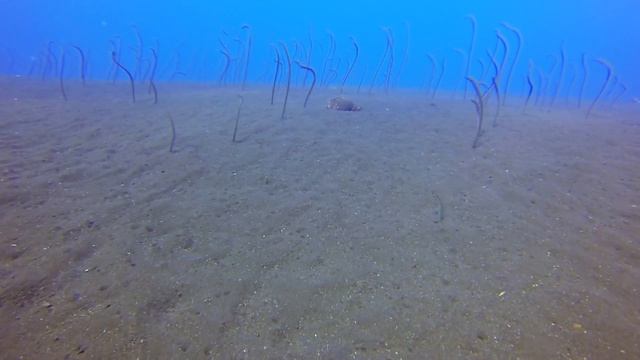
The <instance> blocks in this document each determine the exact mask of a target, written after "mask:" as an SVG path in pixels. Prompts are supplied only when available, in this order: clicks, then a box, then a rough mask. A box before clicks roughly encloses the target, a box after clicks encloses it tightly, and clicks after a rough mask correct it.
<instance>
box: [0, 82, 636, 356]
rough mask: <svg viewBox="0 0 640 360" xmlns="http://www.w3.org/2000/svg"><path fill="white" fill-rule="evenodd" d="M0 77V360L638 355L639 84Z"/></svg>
mask: <svg viewBox="0 0 640 360" xmlns="http://www.w3.org/2000/svg"><path fill="white" fill-rule="evenodd" d="M1 83H2V84H1V85H2V87H1V89H2V90H0V169H1V174H0V247H1V249H2V250H1V251H0V256H1V257H0V261H1V267H0V322H1V324H2V327H1V328H0V349H1V351H0V357H1V358H6V359H17V358H24V359H44V358H50V359H63V358H64V359H67V358H68V359H84V358H92V359H109V358H111V359H283V358H284V359H351V358H353V359H426V358H429V359H457V358H461V359H489V358H495V359H516V358H522V359H582V358H588V359H614V358H615V359H638V358H640V300H638V299H639V298H640V291H639V288H640V235H639V234H640V165H639V164H640V120H638V119H640V105H638V104H623V105H621V106H619V107H618V108H617V109H614V110H612V111H610V112H603V111H602V109H600V110H599V111H596V112H595V113H594V116H593V117H592V118H590V119H589V120H586V119H585V118H584V110H581V111H578V110H576V109H575V108H572V109H570V108H557V109H554V110H552V111H549V110H548V109H540V108H537V109H532V110H531V111H529V112H528V113H527V114H526V115H523V114H522V113H521V109H520V107H519V106H520V104H521V100H519V99H515V98H511V101H510V102H511V104H512V106H510V107H507V108H506V109H503V116H502V117H501V118H500V120H499V124H498V126H497V127H491V125H490V122H489V124H488V125H489V126H486V133H485V134H484V135H483V137H482V138H481V141H480V146H479V147H478V148H477V149H475V150H472V149H471V142H472V140H473V137H474V135H475V126H476V124H475V113H474V109H473V105H472V104H471V103H470V102H469V101H463V100H462V99H461V96H458V97H457V98H456V99H451V96H450V95H446V94H443V95H442V97H441V99H439V100H437V101H436V103H435V104H430V103H429V102H428V101H425V99H424V96H423V95H422V94H420V93H417V92H416V93H410V92H407V93H402V92H399V91H396V92H394V94H392V95H388V96H385V95H383V94H381V93H379V94H374V95H373V96H368V95H366V94H360V95H358V94H353V92H351V94H349V93H347V97H348V98H349V99H352V100H354V101H355V102H356V103H357V104H358V105H361V106H362V107H363V110H362V111H360V112H337V111H332V110H327V109H326V108H325V105H326V101H327V100H328V99H330V98H332V97H335V96H337V95H338V92H337V91H335V90H330V89H329V90H324V93H316V94H314V95H312V97H311V99H310V102H309V106H308V108H307V109H303V108H302V105H301V104H302V102H303V100H304V95H305V91H303V90H302V89H296V90H294V91H292V96H291V98H290V103H289V106H288V110H287V111H288V116H287V119H285V120H280V111H281V107H280V106H281V105H280V104H281V101H282V93H279V94H278V95H279V96H278V97H277V103H278V105H276V106H270V105H269V97H270V89H267V88H264V89H253V90H250V91H246V92H245V93H244V94H243V96H244V105H243V108H242V112H241V118H240V123H239V130H238V139H239V142H238V143H232V142H231V136H232V132H233V125H234V121H235V116H236V112H237V106H238V104H239V99H238V97H237V95H238V94H239V90H237V89H214V88H210V87H207V86H200V85H199V86H186V85H184V86H180V85H172V86H168V85H164V86H162V85H161V86H160V87H159V91H160V104H159V105H157V106H154V105H153V104H152V103H151V99H150V97H149V96H147V95H146V94H144V89H142V90H140V93H139V102H138V103H137V104H131V103H130V98H129V93H128V89H127V87H126V84H125V83H122V84H119V85H117V86H112V85H110V84H102V85H101V84H90V85H88V86H87V88H86V89H84V90H83V89H82V88H81V86H80V85H79V84H70V85H69V86H68V94H69V102H67V103H64V102H63V101H62V99H61V98H60V95H59V93H58V92H57V87H56V86H57V85H56V84H55V83H41V82H30V81H27V80H24V79H22V80H21V79H4V80H2V81H1ZM516 103H517V104H518V105H517V106H516ZM490 109H492V108H490ZM168 112H170V113H171V115H172V117H173V119H174V121H175V124H176V131H177V138H176V143H175V150H176V152H175V153H169V142H170V140H171V132H170V125H169V120H168V115H167V113H168Z"/></svg>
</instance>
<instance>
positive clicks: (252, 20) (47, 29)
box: [0, 0, 640, 99]
mask: <svg viewBox="0 0 640 360" xmlns="http://www.w3.org/2000/svg"><path fill="white" fill-rule="evenodd" d="M578 3H579V4H578ZM240 4H241V5H236V2H222V1H191V2H189V4H181V3H177V2H173V1H149V0H141V1H136V2H129V1H117V0H116V1H102V0H101V1H69V0H67V1H35V0H26V1H2V2H0V19H1V21H0V34H1V36H0V54H1V56H2V57H1V58H0V71H1V72H2V73H5V74H12V75H13V74H21V75H29V74H31V76H36V75H37V76H42V75H43V73H44V72H45V71H47V72H48V73H47V74H44V75H46V76H47V77H53V76H55V75H54V74H55V71H54V70H53V69H49V70H45V69H44V65H43V63H44V62H45V61H44V59H45V58H46V56H47V53H48V50H47V49H48V44H49V43H51V49H52V52H53V54H55V55H56V57H57V58H58V59H59V58H60V57H61V54H62V49H63V47H64V48H65V49H66V52H67V55H66V58H65V60H66V61H65V66H66V67H65V77H69V78H73V77H77V76H78V73H79V70H78V69H79V66H78V61H79V60H78V58H79V57H78V55H77V53H76V52H75V51H74V50H73V48H71V46H72V45H76V46H78V47H80V48H82V49H83V50H84V51H85V52H86V54H87V58H88V65H87V76H88V77H89V78H90V79H105V78H107V77H109V76H110V71H111V70H112V69H111V67H112V63H111V50H112V45H111V43H110V41H115V42H117V43H118V44H119V46H120V55H119V56H120V59H121V61H122V63H123V64H124V65H125V66H128V67H129V68H130V69H132V72H135V71H136V67H137V62H136V58H137V57H138V56H137V54H138V48H139V40H138V38H137V36H136V32H135V31H134V26H135V28H137V29H138V31H139V34H140V36H141V39H142V41H143V42H142V44H143V49H144V52H143V53H142V55H143V59H145V60H144V63H143V64H142V66H141V68H142V70H140V72H141V73H142V72H144V73H147V76H148V68H149V66H150V58H151V52H150V49H151V47H154V48H156V50H157V52H158V56H159V60H158V61H159V64H158V72H157V75H156V76H157V79H156V80H157V81H163V80H165V81H166V80H170V79H173V80H177V79H179V80H183V81H187V80H189V81H210V82H212V81H217V80H219V79H220V77H221V72H222V70H223V68H224V63H225V60H224V59H225V58H224V56H223V55H222V54H221V52H220V50H221V45H220V43H219V41H218V39H222V41H223V42H224V43H225V44H226V46H227V47H228V48H229V49H230V53H231V55H232V57H233V56H235V55H237V54H235V53H238V54H241V53H243V52H242V51H241V50H242V49H246V47H243V45H244V44H246V41H247V36H248V33H247V31H244V30H242V29H241V26H242V25H244V24H247V25H250V26H251V34H252V49H251V50H252V51H251V57H250V63H249V69H248V81H249V82H252V83H256V82H262V83H268V82H269V79H270V78H271V77H272V75H271V74H272V73H273V70H274V60H273V59H274V52H273V49H272V44H277V43H278V42H279V41H283V42H285V43H287V44H288V47H289V48H290V51H291V52H292V54H291V55H292V56H295V57H296V58H297V59H299V60H302V61H303V62H304V59H305V57H304V56H303V55H302V49H300V50H299V52H298V55H295V44H296V42H299V44H301V46H302V45H304V46H305V49H307V48H308V46H309V38H311V39H313V51H312V56H311V64H310V65H312V66H313V67H315V68H316V70H317V71H318V72H319V73H320V74H319V76H320V77H321V78H323V79H326V80H328V82H329V83H332V84H334V85H335V84H339V83H340V82H341V80H342V79H343V78H344V75H345V74H346V71H347V69H348V67H347V64H350V62H351V61H352V59H353V53H354V48H353V45H352V43H351V40H350V36H353V37H354V39H356V40H357V42H358V44H359V47H360V58H359V60H358V62H357V63H356V64H355V66H354V69H353V73H352V75H351V76H350V78H349V79H348V81H347V83H348V84H350V85H352V86H356V85H357V84H358V83H359V82H360V81H362V80H363V79H364V80H363V83H364V84H369V83H371V81H372V79H373V76H374V71H375V69H376V66H377V64H378V62H379V61H380V59H381V56H382V54H383V53H384V51H385V46H386V35H385V32H384V31H383V30H382V28H383V27H388V28H389V29H390V30H391V31H392V33H393V37H394V45H395V46H394V66H393V68H392V76H391V79H392V81H391V83H392V86H395V87H424V86H425V84H426V83H428V80H429V78H430V76H431V73H430V71H431V68H430V67H431V65H430V63H429V62H428V60H427V54H432V55H433V56H434V58H435V59H436V60H437V61H438V62H441V61H443V59H446V63H447V65H446V70H445V73H444V76H443V79H442V83H441V87H442V89H448V90H459V89H461V86H464V75H466V72H465V70H464V69H465V62H466V60H465V59H466V58H465V57H466V56H467V55H468V49H469V43H470V39H471V24H470V21H469V19H468V18H466V16H467V15H474V16H475V17H476V19H477V22H478V28H477V29H478V33H477V43H476V45H475V49H474V52H473V54H472V58H471V62H470V63H471V69H470V73H469V75H472V76H474V77H476V78H483V77H482V75H483V73H485V77H484V79H485V81H487V78H488V76H489V75H486V71H483V68H485V67H486V66H489V64H490V60H489V57H488V55H487V51H490V52H493V51H494V49H495V48H496V29H497V30H499V31H500V32H501V33H502V34H504V36H505V37H506V38H507V40H508V41H509V45H510V46H511V54H510V57H509V58H508V61H507V65H508V66H511V64H513V63H512V61H513V60H514V58H513V55H514V52H515V47H516V45H517V40H516V38H515V37H514V33H513V32H510V31H509V30H508V29H505V27H504V26H503V25H501V24H502V23H503V22H506V23H508V24H510V25H512V26H514V27H516V28H518V29H519V30H520V31H521V32H522V34H523V37H524V44H523V47H522V54H521V56H520V59H519V61H518V62H517V63H516V64H515V67H514V71H513V80H512V85H511V86H510V91H511V92H516V93H520V94H522V93H524V92H525V91H526V89H527V87H526V82H525V76H526V74H527V69H528V67H529V62H530V61H533V64H534V66H535V69H536V70H535V71H538V70H539V71H541V72H542V74H544V75H545V76H549V79H551V81H552V82H551V84H553V83H555V82H557V81H559V80H560V75H561V74H560V66H559V65H558V66H556V67H553V65H554V62H555V61H556V60H554V59H559V56H560V52H561V49H562V48H563V47H564V48H565V49H566V55H567V61H566V68H565V72H564V76H563V79H562V80H563V82H562V85H561V89H560V92H561V94H562V93H566V94H571V95H572V96H573V95H576V94H577V92H578V84H579V81H580V79H581V77H583V76H584V70H583V68H582V65H581V57H582V54H583V53H584V54H586V55H587V60H588V61H587V65H588V67H589V72H590V73H589V77H590V78H589V81H588V82H587V88H586V91H587V94H591V95H593V94H595V93H596V92H597V91H598V90H599V87H601V86H602V81H603V80H604V78H605V75H606V71H605V69H604V68H603V67H602V66H601V65H600V64H599V63H597V62H595V61H594V59H597V58H603V59H606V60H608V61H609V62H610V63H611V64H612V65H613V66H614V70H615V72H614V75H615V76H617V79H618V80H619V81H617V82H615V83H614V82H612V83H611V89H609V90H608V91H611V93H612V94H613V93H615V92H617V91H621V89H622V88H621V84H623V85H624V86H626V87H627V88H628V91H627V92H626V94H625V98H627V99H628V98H631V97H633V96H637V94H638V85H639V84H638V81H639V79H640V76H639V74H640V71H639V70H638V67H637V63H638V61H639V60H640V48H639V47H638V46H637V44H639V43H640V34H639V31H638V25H637V23H636V21H637V16H638V13H640V2H638V1H637V0H616V1H608V2H604V1H599V0H585V1H580V2H576V1H552V0H541V1H531V2H526V3H525V2H513V1H497V0H489V1H482V2H478V1H446V2H445V1H441V2H427V1H380V2H371V1H349V2H346V1H336V0H326V1H313V2H304V1H296V2H293V1H278V2H275V1H258V0H248V1H243V2H241V3H240ZM225 33H226V34H227V35H225ZM329 33H332V34H334V36H335V40H336V51H335V56H334V57H333V60H332V61H331V62H329V65H328V66H326V65H325V63H326V59H327V49H328V48H329V43H330V40H329V35H328V34H329ZM407 50H408V51H407ZM280 51H282V50H280ZM501 51H502V49H499V51H498V53H496V59H497V60H498V61H499V60H500V57H501V56H502V55H501V54H502V52H501ZM237 57H238V58H240V56H237ZM241 61H242V62H244V60H241ZM481 63H482V65H481ZM439 66H440V65H439ZM231 68H232V69H233V65H232V67H231ZM325 68H329V70H325V73H322V72H323V69H325ZM382 69H383V70H382V73H381V75H380V76H379V78H378V84H377V85H380V84H382V83H384V82H385V80H384V69H385V67H382ZM507 69H508V67H505V71H504V72H503V73H504V74H505V75H506V70H507ZM330 70H335V72H334V73H333V76H330V75H327V71H330ZM552 70H553V72H552ZM231 71H232V72H233V71H235V70H231ZM136 76H138V75H137V74H136ZM139 76H143V75H139ZM234 76H235V77H231V75H228V76H227V79H226V80H227V81H237V80H238V75H237V73H236V75H234ZM538 76H540V75H536V73H535V72H534V73H533V79H532V80H533V81H534V82H536V81H537V80H540V78H538V79H536V77H538ZM332 77H333V78H332ZM328 78H329V79H328ZM331 78H332V79H331ZM503 81H506V79H505V76H504V75H503ZM616 86H617V87H616Z"/></svg>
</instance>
